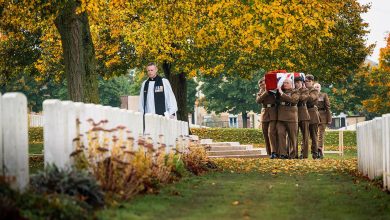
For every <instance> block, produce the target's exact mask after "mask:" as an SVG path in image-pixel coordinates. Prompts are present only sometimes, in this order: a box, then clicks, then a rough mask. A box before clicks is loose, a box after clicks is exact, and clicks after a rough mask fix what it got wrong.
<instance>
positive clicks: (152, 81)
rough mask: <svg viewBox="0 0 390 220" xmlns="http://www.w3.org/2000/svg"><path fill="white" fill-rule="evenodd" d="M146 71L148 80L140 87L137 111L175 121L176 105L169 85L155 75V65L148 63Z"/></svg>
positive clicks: (166, 81) (165, 80)
mask: <svg viewBox="0 0 390 220" xmlns="http://www.w3.org/2000/svg"><path fill="white" fill-rule="evenodd" d="M146 70H147V72H148V77H149V78H148V79H147V80H145V81H144V82H143V83H142V86H141V91H140V95H139V96H140V99H139V111H140V112H142V113H143V114H145V113H152V114H157V115H162V116H165V117H169V118H171V119H176V112H177V103H176V98H175V95H174V94H173V91H172V87H171V84H170V83H169V81H168V80H167V79H165V78H162V77H160V76H159V75H158V74H157V71H158V69H157V65H156V64H155V63H149V64H148V65H147V67H146Z"/></svg>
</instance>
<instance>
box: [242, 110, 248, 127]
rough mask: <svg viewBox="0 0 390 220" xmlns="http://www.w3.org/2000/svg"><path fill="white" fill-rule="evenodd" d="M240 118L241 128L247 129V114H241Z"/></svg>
mask: <svg viewBox="0 0 390 220" xmlns="http://www.w3.org/2000/svg"><path fill="white" fill-rule="evenodd" d="M241 116H242V127H243V128H247V127H248V119H247V117H248V113H246V112H242V114H241Z"/></svg>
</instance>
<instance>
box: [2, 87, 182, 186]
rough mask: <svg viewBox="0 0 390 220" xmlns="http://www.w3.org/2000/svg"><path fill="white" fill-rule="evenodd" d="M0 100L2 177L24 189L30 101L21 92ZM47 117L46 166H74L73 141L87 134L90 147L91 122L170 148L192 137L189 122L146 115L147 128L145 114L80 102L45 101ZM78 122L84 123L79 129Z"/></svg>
mask: <svg viewBox="0 0 390 220" xmlns="http://www.w3.org/2000/svg"><path fill="white" fill-rule="evenodd" d="M0 97H1V98H0V176H2V177H5V178H7V179H8V181H10V182H11V185H12V186H13V187H14V188H16V189H19V190H23V189H25V187H26V186H27V185H28V180H29V172H28V170H29V167H28V116H27V99H26V97H25V96H24V95H23V94H21V93H6V94H4V95H3V96H1V94H0ZM43 117H44V119H43V120H44V122H43V124H44V126H43V130H44V146H45V150H44V160H45V164H47V163H50V164H52V163H54V164H55V165H57V166H58V167H59V168H67V167H69V166H70V165H71V161H70V157H69V155H70V154H71V153H72V152H73V151H74V150H75V149H74V148H75V145H74V143H73V141H74V139H75V138H76V137H77V135H78V134H83V135H84V136H83V139H84V144H87V143H86V142H87V138H86V135H85V133H86V132H87V131H88V130H90V129H91V125H90V124H89V123H88V122H87V121H88V119H92V120H93V121H94V122H95V123H98V122H99V121H101V120H108V122H107V123H106V125H105V128H106V129H112V128H116V127H117V126H125V127H126V130H129V131H131V132H132V135H133V137H134V138H135V139H136V140H137V138H138V137H139V136H140V135H143V134H145V135H146V134H147V135H148V136H150V137H151V138H152V139H153V141H154V142H157V140H158V138H159V135H160V134H162V135H164V141H163V142H164V143H165V144H166V145H167V146H168V147H174V145H175V140H176V138H177V137H179V136H180V135H183V136H186V135H188V124H187V122H183V121H178V120H173V119H168V118H165V117H162V116H157V115H151V114H146V115H145V128H144V127H143V125H144V123H143V114H141V113H139V112H132V111H129V110H124V109H119V108H115V107H110V106H102V105H95V104H84V103H80V102H71V101H60V100H45V101H44V103H43ZM77 119H78V120H79V121H80V122H81V124H80V125H79V130H78V129H77ZM156 146H157V145H156Z"/></svg>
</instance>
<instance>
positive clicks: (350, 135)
mask: <svg viewBox="0 0 390 220" xmlns="http://www.w3.org/2000/svg"><path fill="white" fill-rule="evenodd" d="M191 132H192V134H194V135H198V136H199V138H201V139H205V138H210V139H213V141H216V142H217V141H218V142H224V141H228V142H230V141H231V142H233V141H237V142H240V143H241V144H255V145H258V144H260V145H264V138H263V133H262V131H261V130H260V129H251V128H247V129H242V128H192V129H191ZM338 144H339V132H338V131H327V132H326V134H325V146H338ZM344 146H356V132H355V131H344Z"/></svg>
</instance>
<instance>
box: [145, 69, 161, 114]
mask: <svg viewBox="0 0 390 220" xmlns="http://www.w3.org/2000/svg"><path fill="white" fill-rule="evenodd" d="M150 81H155V83H154V108H155V112H156V114H158V115H162V116H164V112H165V95H164V85H163V81H162V78H161V77H160V76H158V75H157V76H156V77H154V79H150V78H149V79H148V81H146V83H145V86H144V113H145V112H146V111H145V110H146V109H145V108H146V100H147V96H148V89H149V82H150Z"/></svg>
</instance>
